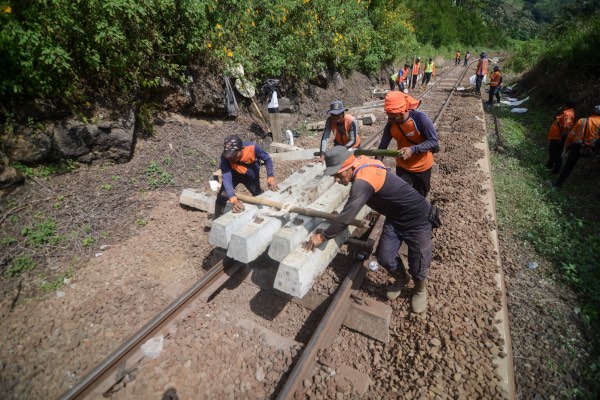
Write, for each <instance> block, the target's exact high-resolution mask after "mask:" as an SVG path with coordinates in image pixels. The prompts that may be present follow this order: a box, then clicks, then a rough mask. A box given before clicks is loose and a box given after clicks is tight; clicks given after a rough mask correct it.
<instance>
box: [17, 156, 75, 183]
mask: <svg viewBox="0 0 600 400" xmlns="http://www.w3.org/2000/svg"><path fill="white" fill-rule="evenodd" d="M12 166H13V167H14V168H15V169H17V170H19V171H21V172H22V173H23V174H25V176H27V177H28V178H43V179H46V178H48V177H49V176H52V175H56V174H62V173H65V172H70V171H73V170H75V169H77V164H76V163H75V162H74V161H72V160H64V161H61V162H59V163H55V164H50V165H41V166H39V167H30V166H27V165H25V164H21V163H14V164H13V165H12Z"/></svg>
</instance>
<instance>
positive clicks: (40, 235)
mask: <svg viewBox="0 0 600 400" xmlns="http://www.w3.org/2000/svg"><path fill="white" fill-rule="evenodd" d="M21 234H22V235H23V236H25V237H26V238H27V239H28V240H29V241H30V242H31V244H33V245H34V246H41V245H44V244H51V245H55V244H57V243H59V242H60V241H61V240H63V237H62V235H57V234H56V221H54V220H53V219H51V218H48V219H45V220H44V221H42V222H38V223H37V224H34V225H28V226H25V227H24V228H23V229H21Z"/></svg>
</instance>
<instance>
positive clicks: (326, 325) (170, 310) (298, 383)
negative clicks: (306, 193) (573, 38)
mask: <svg viewBox="0 0 600 400" xmlns="http://www.w3.org/2000/svg"><path fill="white" fill-rule="evenodd" d="M467 70H468V68H460V67H454V68H450V69H449V71H447V73H445V74H444V76H443V77H442V78H441V79H438V80H437V81H436V82H435V84H434V85H431V86H430V87H428V88H427V89H426V91H425V92H424V93H422V94H421V95H420V96H419V99H421V100H422V101H423V105H422V106H421V110H422V111H425V112H427V113H428V114H429V115H430V117H432V119H433V120H434V124H435V125H436V127H438V126H442V127H443V128H444V129H446V128H447V127H448V126H450V125H451V123H450V122H447V120H446V119H447V118H449V117H448V115H447V114H445V112H446V111H447V110H448V109H449V108H451V105H452V102H453V101H455V100H456V99H455V98H454V97H453V95H454V94H455V90H456V87H457V86H459V85H460V83H461V81H462V80H463V79H464V75H465V73H466V71H467ZM450 119H451V118H450ZM380 136H381V132H379V133H378V134H374V135H371V136H369V137H367V138H365V142H364V147H365V148H369V147H373V146H374V145H376V144H377V143H378V139H379V138H380ZM444 144H445V143H444V138H442V146H444ZM448 148H450V149H452V146H449V147H448ZM442 170H444V167H443V166H442ZM434 192H435V189H434ZM440 197H443V194H442V195H440ZM382 224H383V219H382V218H378V219H377V220H375V221H374V222H373V224H372V226H371V227H370V229H369V231H368V232H365V233H364V234H363V235H362V236H361V238H360V239H355V240H359V241H361V242H363V243H370V245H371V246H372V245H373V243H374V241H376V239H377V238H378V237H379V234H380V232H381V228H382ZM369 255H370V253H369V254H367V253H365V252H361V251H358V250H357V251H356V252H355V257H354V261H353V262H352V265H351V266H350V269H349V272H348V274H347V276H346V277H345V278H344V279H343V281H342V283H341V284H340V286H339V288H338V290H337V291H336V294H335V297H334V298H333V299H332V301H331V303H330V304H329V306H328V308H327V310H326V311H324V313H323V317H322V318H321V320H320V322H319V324H318V326H317V327H316V329H314V333H313V335H312V336H311V338H310V340H309V341H308V342H307V344H306V345H305V346H304V348H303V350H302V353H301V354H300V355H299V356H297V357H296V358H295V360H294V364H293V367H292V368H291V369H290V371H289V372H288V373H285V374H283V375H282V377H285V376H287V379H285V382H284V381H281V383H280V384H279V385H278V390H277V398H278V399H282V400H283V399H292V398H294V397H296V396H299V394H300V393H302V391H303V390H305V389H306V384H305V382H307V381H311V376H312V374H313V372H314V368H315V365H316V362H317V358H318V354H319V352H321V351H323V350H324V349H328V348H331V346H333V345H334V342H335V339H336V337H337V335H338V333H339V331H340V329H341V326H342V324H343V321H344V319H345V318H346V316H347V314H348V312H349V309H350V307H351V304H352V300H351V294H352V293H356V292H357V291H359V290H360V289H361V283H362V282H363V279H364V277H365V276H366V274H367V267H366V265H365V264H366V262H367V261H368V257H369ZM243 268H244V265H243V264H240V263H237V262H234V261H233V260H231V259H229V258H223V257H220V260H218V262H216V264H215V265H214V266H213V267H212V268H211V269H209V270H208V271H207V272H206V273H205V275H204V276H203V277H202V278H201V279H200V280H199V281H198V282H196V283H195V284H194V285H193V286H192V287H191V288H190V289H188V290H187V291H186V292H185V293H184V294H183V295H181V296H180V297H179V298H177V299H176V300H175V301H173V302H172V303H171V304H170V305H169V306H168V307H167V308H165V309H164V310H163V311H162V312H161V313H160V314H158V315H157V316H156V317H155V318H153V319H152V320H151V321H149V322H148V323H147V324H146V325H145V326H144V327H143V328H142V329H140V330H139V331H138V332H136V333H135V334H134V335H132V336H131V337H130V338H129V339H128V340H127V341H126V342H124V343H123V344H122V345H121V346H120V347H119V348H118V349H117V350H115V351H114V352H113V353H112V354H110V355H109V356H108V357H107V358H106V359H105V360H104V361H103V362H102V363H100V364H99V365H98V366H96V367H95V368H94V369H92V370H91V371H90V372H89V373H88V374H87V375H86V376H84V377H83V379H81V380H80V381H78V382H77V383H76V384H75V385H74V386H72V387H71V388H70V389H69V390H68V391H67V392H65V393H64V394H63V395H62V396H61V397H60V398H61V399H65V400H66V399H80V398H90V397H93V396H94V395H98V394H104V393H107V392H110V391H111V390H114V388H115V385H117V384H118V383H119V382H120V381H122V380H123V379H124V378H125V377H126V376H127V375H128V374H130V373H131V372H132V371H134V370H136V369H137V368H139V367H140V365H141V364H140V363H142V362H143V354H142V353H141V351H140V345H141V344H142V343H143V342H144V341H146V340H147V339H149V338H152V337H154V336H156V335H159V334H161V333H162V334H164V335H167V334H168V332H169V331H170V329H172V328H173V326H174V325H176V324H177V323H178V322H179V321H181V320H183V319H185V318H186V317H187V316H189V315H190V311H189V309H190V307H191V306H192V305H194V304H198V303H202V302H206V301H208V300H209V298H211V296H214V295H215V293H217V292H218V291H219V290H220V289H221V288H222V287H223V286H225V285H226V284H227V283H228V282H230V280H231V278H232V276H234V275H235V274H236V273H239V271H240V270H241V269H243ZM499 329H500V328H499ZM510 368H511V366H510V365H509V366H508V367H507V370H508V371H509V375H510ZM455 376H456V374H455ZM507 379H508V380H509V381H510V377H509V378H507ZM506 387H507V390H505V391H504V393H503V395H506V396H508V397H510V398H513V397H514V389H511V385H510V382H509V384H508V385H507V386H506ZM511 390H512V392H511ZM432 392H433V393H434V394H435V395H437V396H439V397H440V398H446V395H445V394H444V393H443V390H442V391H441V393H438V392H437V391H436V389H433V390H432ZM476 393H478V392H476ZM448 396H449V397H454V396H452V395H451V394H449V395H448ZM300 397H302V395H300Z"/></svg>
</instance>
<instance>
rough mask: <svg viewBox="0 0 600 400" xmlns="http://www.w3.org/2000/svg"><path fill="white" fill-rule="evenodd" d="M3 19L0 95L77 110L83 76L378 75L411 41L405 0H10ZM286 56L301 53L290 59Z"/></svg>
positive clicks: (103, 79) (105, 83)
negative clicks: (193, 72) (194, 70)
mask: <svg viewBox="0 0 600 400" xmlns="http://www.w3.org/2000/svg"><path fill="white" fill-rule="evenodd" d="M9 3H13V2H9ZM0 20H1V22H2V25H1V26H2V27H1V28H0V70H2V71H3V73H2V75H1V76H0V97H2V98H5V99H7V100H8V101H14V100H18V99H21V98H54V97H55V96H56V94H58V93H60V95H61V96H63V97H62V98H60V99H56V100H62V101H63V102H66V103H67V104H71V105H72V106H73V107H74V108H79V109H84V108H85V103H86V101H87V100H86V95H85V92H86V90H89V89H90V88H86V87H82V86H81V85H82V82H84V81H87V82H90V81H94V82H97V84H98V86H99V87H98V88H96V89H108V90H111V91H118V92H121V93H125V92H127V91H131V92H133V91H134V90H135V89H138V88H142V89H143V88H152V87H157V86H158V85H160V84H161V79H167V80H171V81H179V82H186V81H187V77H186V72H185V71H186V67H187V65H188V63H189V62H190V60H198V59H202V60H205V62H206V63H207V64H211V63H212V64H218V65H222V66H225V65H227V64H233V63H241V64H242V65H244V67H245V69H246V72H247V73H249V74H250V75H251V76H260V77H266V76H289V77H294V78H299V77H303V78H311V77H314V76H315V75H316V73H318V72H319V71H320V70H322V69H337V70H341V71H350V70H354V69H362V70H364V71H369V72H374V71H377V70H378V69H379V67H380V66H381V65H382V63H383V62H384V61H386V60H390V59H391V58H392V57H393V55H394V54H397V53H399V51H400V49H401V48H402V47H404V46H406V45H409V44H411V43H414V35H413V33H412V31H413V27H412V23H411V15H410V12H409V9H408V8H407V7H406V5H405V2H404V1H401V0H393V1H358V0H357V1H348V2H345V1H339V2H338V1H334V2H332V1H330V0H305V1H297V0H279V1H276V2H272V1H270V0H256V1H253V2H251V3H248V2H240V1H237V0H225V1H217V0H197V1H173V0H151V1H140V0H102V1H100V0H89V1H86V2H84V3H78V2H72V1H68V0H54V1H51V2H19V3H16V2H15V4H13V5H12V9H11V10H10V12H3V13H0ZM298 38H302V40H298ZM234 49H235V50H234ZM291 54H302V55H303V56H302V59H301V60H294V61H293V62H291V61H290V60H289V57H290V55H291ZM91 77H94V79H93V80H92V79H89V78H91Z"/></svg>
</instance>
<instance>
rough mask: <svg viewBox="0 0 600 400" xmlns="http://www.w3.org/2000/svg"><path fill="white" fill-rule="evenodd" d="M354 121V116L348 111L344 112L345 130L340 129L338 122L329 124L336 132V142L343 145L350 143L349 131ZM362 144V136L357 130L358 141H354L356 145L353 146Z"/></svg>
mask: <svg viewBox="0 0 600 400" xmlns="http://www.w3.org/2000/svg"><path fill="white" fill-rule="evenodd" d="M352 121H354V117H353V116H352V115H350V114H348V113H345V114H344V125H343V126H344V131H343V132H341V130H339V129H338V124H337V123H336V124H331V123H330V125H329V127H330V129H331V131H332V132H334V133H335V142H336V143H340V144H342V145H343V146H345V145H346V143H348V142H349V141H350V134H349V133H348V132H350V125H351V124H352ZM359 145H360V136H359V135H358V132H356V141H355V142H354V145H353V146H352V147H353V148H357V147H358V146H359Z"/></svg>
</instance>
